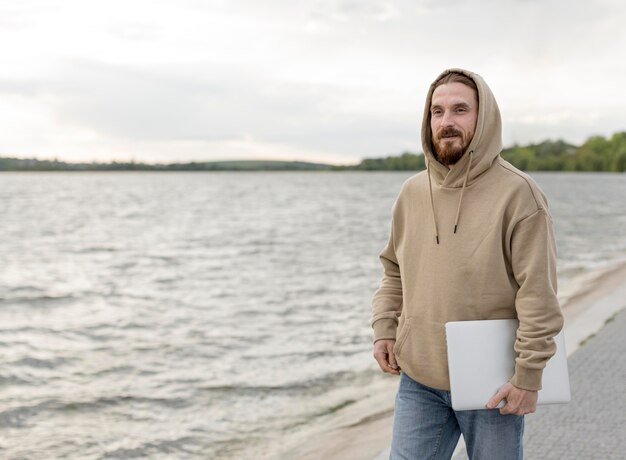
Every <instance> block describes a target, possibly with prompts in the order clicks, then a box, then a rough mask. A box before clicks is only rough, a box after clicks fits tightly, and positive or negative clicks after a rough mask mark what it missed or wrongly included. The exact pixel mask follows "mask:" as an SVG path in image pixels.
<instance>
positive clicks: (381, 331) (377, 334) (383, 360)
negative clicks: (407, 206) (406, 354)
mask: <svg viewBox="0 0 626 460" xmlns="http://www.w3.org/2000/svg"><path fill="white" fill-rule="evenodd" d="M379 259H380V262H381V263H382V265H383V279H382V281H381V284H380V287H379V288H378V289H377V290H376V292H375V293H374V298H373V299H372V319H371V325H372V328H373V329H374V358H376V361H378V364H379V365H380V367H381V370H383V371H384V372H389V373H392V374H398V373H399V371H398V366H397V364H396V359H395V355H394V353H393V345H394V344H395V340H396V329H397V328H398V317H399V316H400V314H401V313H402V278H401V276H400V266H399V264H398V259H397V257H396V251H395V243H394V224H393V219H392V222H391V234H390V235H389V241H388V242H387V245H386V246H385V247H384V249H383V250H382V251H381V253H380V254H379Z"/></svg>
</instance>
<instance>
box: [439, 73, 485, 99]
mask: <svg viewBox="0 0 626 460" xmlns="http://www.w3.org/2000/svg"><path fill="white" fill-rule="evenodd" d="M448 83H463V84H464V85H465V86H469V87H470V88H472V89H473V90H474V91H476V97H477V98H478V87H477V86H476V83H475V82H474V80H472V79H471V78H470V77H468V76H467V75H464V74H462V73H459V72H450V73H447V74H445V75H444V76H443V77H441V78H440V79H439V80H437V81H436V82H435V84H434V87H433V90H434V89H435V88H437V87H439V86H441V85H445V84H448Z"/></svg>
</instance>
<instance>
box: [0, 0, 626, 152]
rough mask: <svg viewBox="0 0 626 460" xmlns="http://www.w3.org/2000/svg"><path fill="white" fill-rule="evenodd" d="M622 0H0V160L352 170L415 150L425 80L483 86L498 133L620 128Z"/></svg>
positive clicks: (542, 134) (517, 137) (561, 134)
mask: <svg viewBox="0 0 626 460" xmlns="http://www.w3.org/2000/svg"><path fill="white" fill-rule="evenodd" d="M625 23H626V2H623V1H620V0H610V1H609V0H595V1H576V2H573V1H564V0H545V1H541V0H479V1H470V0H448V1H439V0H317V1H313V0H297V1H293V0H263V1H259V0H205V1H201V0H123V1H118V0H107V1H106V2H96V1H85V0H76V1H75V0H20V1H19V2H8V1H3V2H0V43H2V45H1V46H0V62H1V65H0V156H9V157H19V158H40V159H50V158H58V159H61V160H65V161H72V162H78V161H113V160H115V161H126V160H135V161H145V162H152V163H164V162H185V161H213V160H234V159H275V160H303V161H316V162H325V163H338V164H348V163H356V162H358V161H359V160H361V159H363V158H373V157H382V156H387V155H396V154H400V153H402V152H404V151H407V150H408V151H412V152H420V151H421V144H420V134H419V133H420V126H421V117H422V112H423V106H424V100H425V96H426V92H427V90H428V86H429V85H430V83H431V82H432V80H433V79H434V78H435V77H436V76H437V75H438V74H439V73H440V72H441V71H442V70H444V69H446V68H450V67H462V68H466V69H469V70H472V71H474V72H476V73H478V74H480V75H481V76H483V78H484V79H485V80H486V81H487V83H488V84H489V86H490V87H491V89H492V91H493V92H494V94H495V96H496V99H497V101H498V104H499V106H500V111H501V113H502V118H503V136H504V144H505V145H512V144H514V143H518V144H525V143H530V142H540V141H543V140H546V139H564V140H566V141H569V142H572V143H575V144H580V143H582V142H583V141H584V140H585V139H587V138H588V137H589V136H591V135H603V136H610V135H611V134H613V133H615V132H618V131H624V130H626V110H625V106H626V95H625V94H626V92H625V91H623V90H622V85H624V82H625V76H626V59H624V56H625V55H626V27H624V24H625Z"/></svg>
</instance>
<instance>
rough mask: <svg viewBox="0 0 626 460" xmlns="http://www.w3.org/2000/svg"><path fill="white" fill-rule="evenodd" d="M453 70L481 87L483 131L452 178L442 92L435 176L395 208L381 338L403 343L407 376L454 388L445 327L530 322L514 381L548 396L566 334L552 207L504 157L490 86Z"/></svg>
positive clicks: (379, 304)
mask: <svg viewBox="0 0 626 460" xmlns="http://www.w3.org/2000/svg"><path fill="white" fill-rule="evenodd" d="M450 71H456V72H461V73H463V74H465V75H467V76H468V77H470V78H471V79H473V80H474V82H476V86H477V87H478V101H479V108H478V120H477V124H476V130H475V134H474V137H473V139H472V142H471V143H470V145H469V146H468V148H467V151H466V152H465V154H464V155H463V157H462V158H461V159H460V160H459V161H458V163H457V164H455V165H453V166H451V167H450V169H448V168H447V167H446V166H444V165H442V164H441V163H439V162H438V161H437V160H436V159H435V157H434V156H433V153H432V145H431V131H430V101H431V97H432V93H433V90H434V87H433V85H431V87H430V90H429V92H428V97H427V98H426V106H425V108H424V118H423V123H422V146H423V149H424V155H425V157H426V162H427V167H428V170H427V171H422V172H420V173H418V174H416V175H414V176H412V177H410V178H409V179H408V180H407V181H406V182H405V183H404V184H403V186H402V189H401V191H400V194H399V196H398V198H397V200H396V202H395V203H394V205H393V210H392V223H391V235H390V238H389V242H388V243H387V245H386V246H385V248H384V249H383V250H382V252H381V253H380V261H381V262H382V265H383V268H384V275H383V279H382V282H381V285H380V287H379V289H378V290H377V291H376V293H375V294H374V298H373V301H372V305H373V314H372V320H371V324H372V327H373V329H374V341H376V340H380V339H396V343H395V348H394V350H395V353H396V356H397V360H398V364H399V365H400V367H401V368H402V370H403V371H404V372H405V373H406V374H407V375H409V376H410V377H411V378H413V379H414V380H417V381H419V382H420V383H422V384H424V385H428V386H430V387H433V388H438V389H443V390H449V389H450V381H449V376H448V363H447V358H446V343H445V332H444V325H445V323H446V322H448V321H463V320H481V319H505V318H518V319H519V328H518V331H517V340H516V342H515V351H516V353H517V358H516V363H515V374H514V375H513V376H512V378H511V380H510V381H511V383H513V385H515V386H517V387H519V388H523V389H527V390H538V389H540V388H541V374H542V372H543V368H544V367H545V365H546V362H547V361H548V359H549V358H550V357H551V356H552V355H553V354H554V352H555V344H554V341H553V337H554V336H555V335H556V334H558V332H559V331H560V330H561V328H562V326H563V316H562V313H561V309H560V307H559V303H558V301H557V297H556V248H555V242H554V234H553V230H552V220H551V217H550V214H549V212H548V207H547V203H546V198H545V196H544V194H543V193H542V191H541V190H540V189H539V187H538V186H537V184H536V183H535V182H534V181H533V180H532V179H531V178H530V177H529V176H527V175H526V174H524V173H522V172H521V171H519V170H517V169H516V168H515V167H513V166H512V165H511V164H509V163H508V162H506V161H504V160H503V159H502V158H501V157H500V151H501V150H502V135H501V131H502V123H501V120H500V111H499V109H498V106H497V104H496V101H495V98H494V96H493V94H492V92H491V90H490V89H489V87H488V86H487V84H486V83H485V82H484V81H483V79H482V78H481V77H480V76H479V75H477V74H474V73H471V72H468V71H466V70H462V69H449V70H447V71H445V72H443V73H442V75H444V74H445V73H449V72H450ZM442 75H441V76H442ZM437 79H438V78H437ZM435 81H436V80H435ZM429 184H430V186H429ZM503 383H504V382H503Z"/></svg>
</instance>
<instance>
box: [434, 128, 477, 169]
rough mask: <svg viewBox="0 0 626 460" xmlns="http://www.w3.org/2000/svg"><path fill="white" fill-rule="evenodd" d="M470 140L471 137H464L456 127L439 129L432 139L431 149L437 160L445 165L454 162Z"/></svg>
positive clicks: (461, 154) (459, 157)
mask: <svg viewBox="0 0 626 460" xmlns="http://www.w3.org/2000/svg"><path fill="white" fill-rule="evenodd" d="M455 136H456V137H455ZM471 140H472V139H471V137H470V138H469V139H466V138H465V137H464V136H463V133H462V132H461V131H459V130H457V129H454V128H442V129H440V130H439V131H438V132H437V134H436V136H435V139H434V140H433V150H434V153H435V157H436V158H437V161H439V163H441V164H443V165H446V166H451V165H453V164H456V163H457V162H458V161H459V160H460V159H461V157H462V156H463V154H464V153H465V149H466V148H467V146H468V145H469V143H470V141H471Z"/></svg>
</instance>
